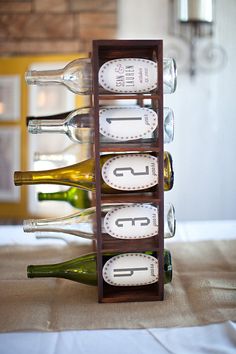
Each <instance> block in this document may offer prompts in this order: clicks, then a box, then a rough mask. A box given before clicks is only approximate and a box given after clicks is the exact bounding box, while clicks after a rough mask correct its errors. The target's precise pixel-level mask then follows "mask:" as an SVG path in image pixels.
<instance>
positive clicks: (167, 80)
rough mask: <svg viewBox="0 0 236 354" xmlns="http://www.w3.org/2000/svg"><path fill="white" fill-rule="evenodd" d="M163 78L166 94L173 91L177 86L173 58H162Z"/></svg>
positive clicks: (175, 67)
mask: <svg viewBox="0 0 236 354" xmlns="http://www.w3.org/2000/svg"><path fill="white" fill-rule="evenodd" d="M163 79H164V82H163V86H164V92H165V93H167V94H170V93H174V92H175V90H176V87H177V66H176V61H175V59H173V58H171V59H164V62H163Z"/></svg>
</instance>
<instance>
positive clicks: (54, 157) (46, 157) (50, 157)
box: [34, 152, 64, 162]
mask: <svg viewBox="0 0 236 354" xmlns="http://www.w3.org/2000/svg"><path fill="white" fill-rule="evenodd" d="M34 161H53V162H63V161H64V156H63V154H41V153H39V152H35V154H34Z"/></svg>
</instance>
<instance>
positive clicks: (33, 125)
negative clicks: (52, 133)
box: [27, 119, 41, 134]
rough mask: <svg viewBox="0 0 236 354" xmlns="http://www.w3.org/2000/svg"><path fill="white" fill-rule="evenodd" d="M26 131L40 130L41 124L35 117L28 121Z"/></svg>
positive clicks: (36, 131)
mask: <svg viewBox="0 0 236 354" xmlns="http://www.w3.org/2000/svg"><path fill="white" fill-rule="evenodd" d="M27 128H28V132H29V133H31V134H38V133H40V132H41V124H40V121H39V120H37V119H34V120H29V121H28V127H27Z"/></svg>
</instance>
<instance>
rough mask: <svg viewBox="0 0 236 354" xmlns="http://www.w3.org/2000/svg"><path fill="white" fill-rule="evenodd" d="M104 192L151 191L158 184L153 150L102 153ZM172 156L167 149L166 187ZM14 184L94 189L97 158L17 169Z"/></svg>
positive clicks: (170, 180)
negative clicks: (44, 167) (42, 168)
mask: <svg viewBox="0 0 236 354" xmlns="http://www.w3.org/2000/svg"><path fill="white" fill-rule="evenodd" d="M100 169H101V190H102V192H103V193H121V192H123V193H125V192H137V191H140V190H141V191H151V190H152V189H153V187H154V186H156V185H157V184H158V158H157V157H156V156H152V155H151V154H150V153H127V154H109V155H102V156H101V157H100ZM173 182H174V172H173V167H172V157H171V155H170V154H169V153H168V152H165V153H164V190H165V191H167V190H170V189H171V188H172V187H173ZM14 183H15V185H17V186H18V185H25V184H26V185H27V184H62V185H69V186H73V187H78V188H81V189H84V190H89V191H94V190H95V160H94V159H89V160H86V161H82V162H80V163H77V164H74V165H70V166H66V167H63V168H57V169H53V170H46V171H28V172H20V171H17V172H15V174H14Z"/></svg>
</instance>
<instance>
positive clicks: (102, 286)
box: [92, 40, 164, 302]
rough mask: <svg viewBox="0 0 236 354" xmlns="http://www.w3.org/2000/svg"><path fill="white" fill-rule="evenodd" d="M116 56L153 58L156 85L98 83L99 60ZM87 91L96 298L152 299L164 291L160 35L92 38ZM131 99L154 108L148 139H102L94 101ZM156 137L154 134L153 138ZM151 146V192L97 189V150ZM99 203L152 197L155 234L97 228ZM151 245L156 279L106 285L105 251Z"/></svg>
mask: <svg viewBox="0 0 236 354" xmlns="http://www.w3.org/2000/svg"><path fill="white" fill-rule="evenodd" d="M117 58H144V59H150V60H153V61H156V62H158V72H157V76H158V80H157V82H158V86H157V88H156V89H155V90H154V91H152V92H151V93H148V94H146V93H145V94H114V93H112V94H111V93H109V92H106V91H104V89H101V87H99V83H98V72H99V68H100V67H101V65H102V64H103V63H104V62H106V61H108V60H112V59H117ZM92 71H93V96H92V105H93V108H94V129H95V143H94V157H95V161H96V163H95V178H96V193H95V204H96V222H97V225H96V233H97V240H96V252H97V269H98V301H99V302H128V301H155V300H163V297H164V274H163V269H164V264H163V263H164V257H163V252H164V181H163V180H164V173H163V168H164V166H163V159H164V156H163V46H162V41H161V40H95V41H93V52H92ZM131 99H136V100H137V101H138V103H139V105H140V106H143V105H144V100H145V99H149V100H150V102H151V107H152V109H153V110H155V111H157V109H158V127H157V131H156V137H155V138H154V139H152V141H151V142H145V143H142V142H141V141H140V140H136V141H130V142H125V143H109V144H107V143H106V144H104V143H102V142H101V141H100V136H99V107H100V106H101V105H102V104H104V102H105V103H106V102H107V104H109V103H110V102H111V101H116V100H131ZM157 137H158V138H157ZM132 151H139V152H142V151H143V152H145V151H148V152H151V153H152V154H153V155H154V156H157V157H158V181H159V182H158V185H157V186H156V187H155V188H154V190H153V191H152V192H149V193H144V192H139V193H135V194H134V193H126V194H124V193H123V194H115V195H111V194H109V195H108V194H103V193H102V192H101V168H100V154H101V153H106V152H107V153H111V152H121V153H124V152H132ZM105 203H121V204H124V203H152V204H153V205H154V206H156V207H157V208H158V211H159V213H158V234H157V235H155V236H154V237H150V238H146V239H139V240H119V239H116V238H112V237H111V236H109V235H107V234H102V233H101V204H105ZM142 251H153V252H155V255H156V257H157V258H158V267H159V280H158V282H157V283H154V284H151V285H145V286H135V287H132V286H131V287H125V286H112V285H109V284H107V283H105V282H104V280H103V278H102V268H103V265H104V262H105V260H106V257H105V255H104V254H105V253H108V252H112V253H124V252H142Z"/></svg>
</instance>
